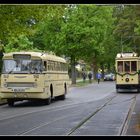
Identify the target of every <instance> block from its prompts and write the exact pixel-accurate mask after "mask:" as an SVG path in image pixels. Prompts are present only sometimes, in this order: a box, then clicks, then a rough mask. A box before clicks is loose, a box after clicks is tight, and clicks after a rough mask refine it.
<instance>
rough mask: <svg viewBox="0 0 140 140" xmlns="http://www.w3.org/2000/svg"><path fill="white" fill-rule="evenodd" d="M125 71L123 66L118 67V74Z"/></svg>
mask: <svg viewBox="0 0 140 140" xmlns="http://www.w3.org/2000/svg"><path fill="white" fill-rule="evenodd" d="M122 71H123V66H122V64H119V65H118V72H122Z"/></svg>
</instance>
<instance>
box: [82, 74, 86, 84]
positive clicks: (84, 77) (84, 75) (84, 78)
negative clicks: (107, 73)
mask: <svg viewBox="0 0 140 140" xmlns="http://www.w3.org/2000/svg"><path fill="white" fill-rule="evenodd" d="M82 76H83V82H85V80H86V77H87V76H86V73H85V72H83V74H82Z"/></svg>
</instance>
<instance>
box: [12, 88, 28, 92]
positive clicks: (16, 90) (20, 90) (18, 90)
mask: <svg viewBox="0 0 140 140" xmlns="http://www.w3.org/2000/svg"><path fill="white" fill-rule="evenodd" d="M13 91H14V92H25V89H20V88H19V89H13Z"/></svg>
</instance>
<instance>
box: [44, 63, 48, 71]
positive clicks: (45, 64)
mask: <svg viewBox="0 0 140 140" xmlns="http://www.w3.org/2000/svg"><path fill="white" fill-rule="evenodd" d="M46 70H47V62H46V61H44V63H43V71H46Z"/></svg>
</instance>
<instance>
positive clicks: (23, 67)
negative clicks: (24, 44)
mask: <svg viewBox="0 0 140 140" xmlns="http://www.w3.org/2000/svg"><path fill="white" fill-rule="evenodd" d="M41 72H42V61H41V60H23V59H22V60H3V69H2V73H41Z"/></svg>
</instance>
